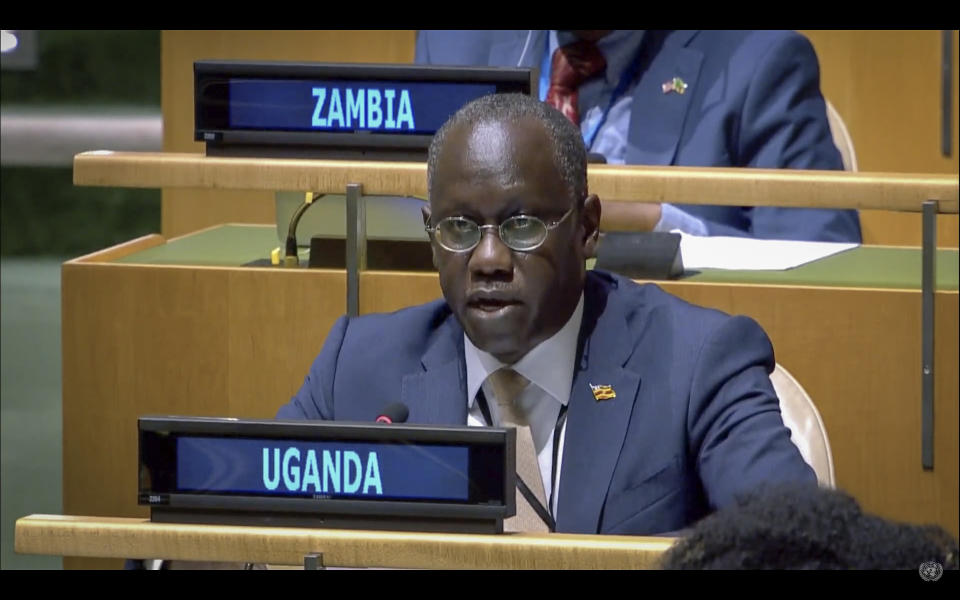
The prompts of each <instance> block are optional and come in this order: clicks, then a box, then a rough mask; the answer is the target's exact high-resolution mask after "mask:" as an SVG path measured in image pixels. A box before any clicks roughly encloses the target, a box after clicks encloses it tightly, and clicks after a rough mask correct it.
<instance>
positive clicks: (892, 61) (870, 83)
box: [801, 30, 960, 248]
mask: <svg viewBox="0 0 960 600" xmlns="http://www.w3.org/2000/svg"><path fill="white" fill-rule="evenodd" d="M801 33H803V34H804V35H806V36H807V37H808V38H810V41H811V42H812V43H813V45H814V48H815V49H816V51H817V56H818V58H819V59H820V71H821V89H822V90H823V93H824V96H826V97H827V98H829V100H830V102H832V103H833V105H834V106H835V107H836V109H837V111H838V112H839V113H840V114H841V115H842V116H843V119H844V122H845V123H846V125H847V129H848V130H849V131H850V137H851V138H852V139H853V143H854V147H855V148H856V151H857V160H858V162H859V164H860V169H862V170H864V171H885V172H896V173H904V172H912V173H950V174H953V175H954V176H956V175H957V172H958V165H960V160H958V157H960V147H958V133H957V132H958V129H960V125H958V120H960V119H958V118H957V114H958V96H960V94H958V92H957V90H958V80H960V77H958V36H957V32H956V31H954V32H953V65H952V67H953V72H952V77H953V94H952V96H953V107H952V108H951V114H952V115H953V123H952V127H953V132H952V142H951V144H952V149H953V153H952V155H951V156H949V157H945V156H943V155H942V154H941V150H940V146H941V143H940V136H941V133H940V131H941V106H940V102H941V98H940V96H941V92H940V89H941V87H940V86H941V32H940V31H860V30H857V31H834V30H831V31H819V30H805V31H802V32H801ZM860 218H861V223H862V226H863V235H864V243H866V244H889V245H911V246H918V245H920V231H921V230H920V221H919V218H918V217H913V216H909V215H898V214H893V213H889V212H874V211H868V212H864V213H862V214H861V217H860ZM938 229H939V231H938V243H939V245H941V246H949V247H954V248H955V247H957V245H958V235H960V234H958V220H957V218H956V217H941V218H939V219H938Z"/></svg>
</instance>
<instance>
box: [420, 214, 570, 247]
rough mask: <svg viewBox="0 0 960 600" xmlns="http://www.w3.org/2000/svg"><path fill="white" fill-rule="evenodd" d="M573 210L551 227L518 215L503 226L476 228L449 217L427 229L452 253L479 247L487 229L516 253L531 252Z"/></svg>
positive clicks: (468, 220)
mask: <svg viewBox="0 0 960 600" xmlns="http://www.w3.org/2000/svg"><path fill="white" fill-rule="evenodd" d="M573 209H574V207H573V206H571V207H570V210H568V211H567V212H566V213H564V215H563V216H562V217H560V218H559V219H557V220H556V221H553V222H550V223H544V222H543V220H542V219H539V218H537V217H534V216H533V215H516V216H514V217H510V218H509V219H506V220H505V221H503V222H502V223H500V225H477V223H476V222H475V221H473V220H472V219H468V218H466V217H447V218H446V219H443V220H441V221H440V222H439V223H437V225H436V226H435V227H431V226H429V225H427V226H426V227H425V228H424V229H426V230H427V232H428V233H432V234H433V237H434V239H435V240H437V243H438V244H440V246H441V247H442V248H443V249H444V250H448V251H450V252H468V251H470V250H473V249H474V248H476V247H477V246H478V245H479V244H480V240H481V239H482V238H483V232H484V230H485V229H496V230H497V232H498V233H499V235H500V241H502V242H503V244H504V245H505V246H506V247H507V248H510V249H511V250H514V251H517V252H530V251H531V250H536V249H537V248H539V247H540V246H541V245H542V244H543V242H545V241H546V239H547V234H548V233H550V231H551V230H553V229H556V228H557V227H558V226H559V225H560V224H561V223H563V222H564V221H565V220H566V218H567V217H569V216H570V213H572V212H573Z"/></svg>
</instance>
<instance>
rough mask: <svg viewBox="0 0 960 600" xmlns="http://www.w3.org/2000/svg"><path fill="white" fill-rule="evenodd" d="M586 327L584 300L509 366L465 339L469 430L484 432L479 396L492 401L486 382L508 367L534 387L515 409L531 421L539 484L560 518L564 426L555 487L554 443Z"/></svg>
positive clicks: (494, 407)
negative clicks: (583, 324)
mask: <svg viewBox="0 0 960 600" xmlns="http://www.w3.org/2000/svg"><path fill="white" fill-rule="evenodd" d="M582 321H583V294H582V293H581V294H580V301H579V302H578V303H577V307H576V308H575V309H574V311H573V314H572V315H571V316H570V319H568V320H567V322H566V324H565V325H564V326H563V327H562V328H560V331H558V332H557V333H555V334H554V335H553V336H552V337H550V338H549V339H547V340H544V341H543V342H541V343H540V344H538V345H537V346H536V347H535V348H533V349H532V350H530V352H528V353H527V354H526V355H525V356H524V357H523V358H521V359H520V360H519V361H517V362H516V363H514V364H513V365H505V364H504V363H502V362H500V361H499V360H497V359H496V358H495V357H494V356H493V355H491V354H488V353H487V352H484V351H483V350H480V349H479V348H477V347H476V346H474V345H473V342H471V341H470V338H469V337H467V334H466V333H464V335H463V350H464V358H465V359H466V363H467V424H468V425H470V426H474V427H477V426H484V425H486V422H485V421H484V418H483V413H482V412H481V410H480V406H479V404H478V403H477V392H478V391H479V390H480V387H481V386H483V391H484V394H485V395H486V396H487V398H488V399H492V398H494V394H493V390H492V389H490V385H489V383H488V382H487V381H486V380H487V377H488V376H489V375H490V374H491V373H493V372H494V371H496V370H498V369H500V368H501V367H505V366H509V367H510V368H512V369H513V370H515V371H516V372H517V373H520V374H521V375H523V376H524V377H526V378H527V379H528V380H530V383H531V385H529V386H527V388H526V389H524V390H523V393H522V394H521V395H520V397H519V398H518V399H517V400H516V403H517V407H518V409H519V410H521V411H523V412H525V413H526V415H527V419H528V421H529V423H530V433H531V436H532V437H533V445H534V447H535V448H536V451H537V462H538V463H539V465H540V478H541V480H542V481H543V491H544V495H545V496H546V497H547V498H550V492H551V490H553V489H554V488H556V490H557V492H556V493H555V494H554V495H553V502H552V504H551V506H550V511H551V513H553V514H554V515H556V511H557V500H558V498H559V497H560V487H559V486H560V467H561V465H562V462H563V439H564V434H565V433H566V429H567V427H566V422H564V425H563V428H562V429H561V431H560V440H559V452H558V453H557V469H556V479H555V480H553V481H551V477H550V474H551V472H552V470H553V443H554V441H553V437H554V430H555V428H556V426H557V418H558V417H559V415H560V408H561V407H562V406H566V405H567V403H569V402H570V388H571V386H572V385H573V369H574V361H575V360H576V355H577V338H578V337H579V334H580V323H581V322H582ZM487 405H488V407H489V409H490V417H491V418H492V419H493V422H494V423H497V424H499V422H500V417H499V415H498V414H497V403H496V402H493V401H490V402H488V403H487Z"/></svg>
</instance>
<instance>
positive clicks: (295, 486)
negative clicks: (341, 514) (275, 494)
mask: <svg viewBox="0 0 960 600" xmlns="http://www.w3.org/2000/svg"><path fill="white" fill-rule="evenodd" d="M272 450H273V458H272V460H271V454H270V451H271V448H264V449H263V485H264V486H265V487H266V488H267V489H268V490H270V491H273V490H276V489H278V488H279V487H280V485H281V479H282V481H283V487H284V488H285V489H286V490H287V491H289V492H309V491H312V492H313V493H315V494H317V493H321V492H322V493H324V494H327V493H336V494H339V493H344V494H356V493H358V492H359V490H360V488H361V484H362V487H363V491H362V492H360V493H362V494H371V493H373V494H376V495H377V496H382V495H383V485H382V483H381V480H380V461H379V459H378V458H377V453H376V452H368V453H367V456H366V459H365V460H364V459H362V458H360V455H359V454H358V453H356V452H354V451H352V450H346V451H340V450H333V451H330V450H322V451H321V452H320V456H321V457H322V458H321V459H319V460H318V458H317V451H316V450H314V449H312V448H309V449H307V450H306V452H305V457H304V458H301V457H302V456H304V453H301V451H300V449H299V448H296V447H290V448H287V449H286V451H284V453H283V466H282V468H281V462H280V448H272ZM301 464H302V465H303V466H302V468H301ZM321 464H322V465H323V478H322V479H321V477H320V465H321ZM364 464H366V466H364ZM271 465H272V466H271ZM281 474H282V477H281Z"/></svg>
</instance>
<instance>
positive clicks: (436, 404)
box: [400, 315, 467, 425]
mask: <svg viewBox="0 0 960 600" xmlns="http://www.w3.org/2000/svg"><path fill="white" fill-rule="evenodd" d="M420 363H421V366H422V370H418V371H415V372H413V373H410V374H408V375H405V376H404V377H403V383H402V389H401V392H400V398H401V401H402V402H403V403H404V404H406V405H407V407H408V408H409V409H410V416H409V418H408V419H407V421H408V422H410V423H428V424H440V425H466V423H467V375H466V363H465V361H464V358H463V329H461V328H460V325H459V324H458V323H457V320H456V318H455V317H453V315H448V316H447V318H446V320H445V321H444V322H443V323H442V324H441V325H440V327H439V328H438V329H437V332H436V335H435V336H434V339H433V341H432V343H431V344H430V345H429V347H428V348H427V351H426V352H424V354H423V357H421V359H420Z"/></svg>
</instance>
